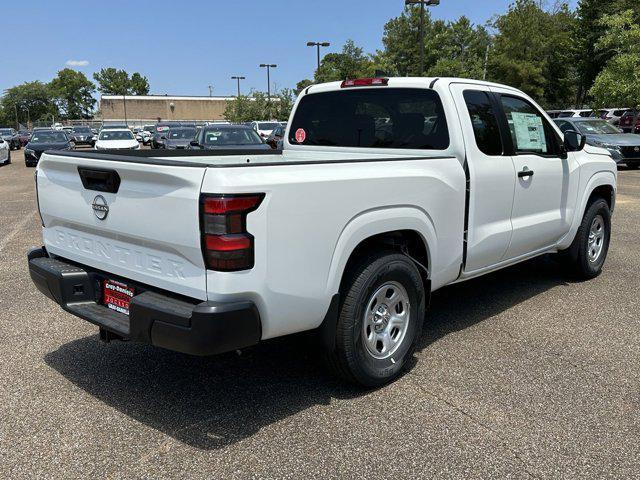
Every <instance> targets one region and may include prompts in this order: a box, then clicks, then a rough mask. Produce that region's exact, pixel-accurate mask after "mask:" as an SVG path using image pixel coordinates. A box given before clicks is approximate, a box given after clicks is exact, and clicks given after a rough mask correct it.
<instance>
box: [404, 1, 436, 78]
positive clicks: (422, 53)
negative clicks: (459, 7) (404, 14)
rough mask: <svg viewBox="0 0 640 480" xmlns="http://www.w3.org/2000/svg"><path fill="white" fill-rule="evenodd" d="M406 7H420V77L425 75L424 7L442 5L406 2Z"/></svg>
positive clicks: (427, 2)
mask: <svg viewBox="0 0 640 480" xmlns="http://www.w3.org/2000/svg"><path fill="white" fill-rule="evenodd" d="M404 4H405V5H420V76H421V77H422V76H423V75H424V7H425V6H427V7H429V6H434V7H435V6H436V5H440V0H404Z"/></svg>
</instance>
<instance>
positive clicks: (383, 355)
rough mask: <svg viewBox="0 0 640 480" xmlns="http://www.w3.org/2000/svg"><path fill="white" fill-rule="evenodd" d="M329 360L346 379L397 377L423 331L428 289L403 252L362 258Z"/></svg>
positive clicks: (372, 382) (374, 382)
mask: <svg viewBox="0 0 640 480" xmlns="http://www.w3.org/2000/svg"><path fill="white" fill-rule="evenodd" d="M341 297H342V298H343V299H344V300H343V301H342V304H341V308H340V313H339V318H338V322H337V327H336V332H335V347H334V350H333V351H332V352H329V354H328V359H329V363H330V364H331V366H332V367H333V368H334V370H335V371H336V372H337V373H338V374H339V375H340V376H342V377H343V378H345V379H347V380H349V381H351V382H353V383H357V384H359V385H362V386H365V387H378V386H381V385H384V384H385V383H388V382H390V381H392V380H393V379H395V378H396V377H397V376H398V375H400V374H401V373H402V371H403V369H404V368H405V367H406V365H407V362H408V360H409V359H410V358H411V355H412V354H413V351H414V349H415V346H416V343H417V341H418V339H419V337H420V333H421V331H422V324H423V321H424V312H425V292H424V287H423V283H422V279H421V277H420V272H418V270H417V268H416V267H415V265H414V264H413V262H412V261H411V260H410V259H409V258H407V257H406V256H404V255H400V254H396V253H388V252H383V253H379V254H377V255H375V256H373V257H370V258H368V259H367V260H364V261H363V262H361V263H360V264H359V265H358V266H357V267H356V268H355V269H353V271H352V272H351V274H350V276H349V279H348V280H347V281H346V282H345V285H344V288H343V291H341Z"/></svg>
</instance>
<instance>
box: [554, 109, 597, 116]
mask: <svg viewBox="0 0 640 480" xmlns="http://www.w3.org/2000/svg"><path fill="white" fill-rule="evenodd" d="M592 115H593V110H588V109H587V110H563V111H561V112H560V113H559V114H558V116H557V117H556V118H575V117H590V116H592Z"/></svg>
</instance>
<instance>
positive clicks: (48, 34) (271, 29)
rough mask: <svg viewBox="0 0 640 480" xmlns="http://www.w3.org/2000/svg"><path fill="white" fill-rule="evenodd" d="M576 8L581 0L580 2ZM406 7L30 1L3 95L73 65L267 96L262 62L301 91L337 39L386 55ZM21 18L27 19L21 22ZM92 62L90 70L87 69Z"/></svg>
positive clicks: (315, 0)
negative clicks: (318, 52) (386, 37)
mask: <svg viewBox="0 0 640 480" xmlns="http://www.w3.org/2000/svg"><path fill="white" fill-rule="evenodd" d="M509 3H511V0H441V5H440V6H438V7H435V8H432V13H433V15H434V17H436V18H442V19H447V20H453V19H456V18H458V17H459V16H461V15H466V16H468V17H469V18H470V19H471V20H472V21H473V22H474V23H481V24H483V23H485V22H486V21H487V20H488V19H490V18H491V17H492V16H493V15H495V14H497V13H502V12H504V11H506V9H507V7H508V5H509ZM570 3H571V4H572V6H575V4H576V3H577V0H571V2H570ZM403 4H404V0H297V1H294V0H267V1H265V0H262V1H259V0H242V1H240V0H209V1H204V0H202V1H199V0H198V1H197V0H193V1H191V0H183V1H181V2H176V1H171V2H170V1H165V0H156V1H154V2H150V1H145V0H138V1H124V0H108V1H105V0H102V1H101V2H95V1H93V0H83V1H76V0H65V1H64V2H52V1H51V0H30V1H29V2H23V4H22V5H20V6H18V4H14V8H15V9H16V12H17V17H12V16H11V15H9V11H10V9H9V8H4V9H3V13H4V15H3V16H4V18H3V20H4V21H3V22H2V24H3V33H4V35H3V38H4V47H5V48H3V51H4V53H3V56H2V60H0V91H3V90H5V89H6V88H8V87H11V86H14V85H16V84H19V83H22V82H25V81H29V80H41V81H49V80H50V79H51V78H52V77H53V76H55V74H56V72H57V71H58V70H60V69H62V68H64V67H65V64H66V63H67V62H69V61H72V62H73V61H75V62H77V63H76V64H75V66H74V67H73V68H76V69H78V70H80V71H82V72H84V73H85V74H87V76H89V77H91V74H92V73H93V72H94V71H96V70H99V69H100V68H102V67H109V66H113V67H117V68H124V69H126V70H127V71H129V72H133V71H139V72H140V73H142V74H143V75H146V76H147V77H148V78H149V82H150V84H151V93H154V94H165V93H167V94H172V95H208V92H209V90H208V85H213V86H214V95H216V94H217V95H232V94H235V91H236V86H235V83H234V81H233V80H231V79H230V78H229V77H230V76H231V75H236V74H240V75H243V76H246V77H247V80H246V81H244V83H243V90H244V91H248V90H249V89H250V88H256V89H261V90H265V89H266V72H265V71H264V69H260V68H258V65H259V64H260V63H276V64H278V68H277V69H275V70H274V71H273V74H272V83H274V84H275V85H276V86H277V87H278V88H282V87H292V86H295V84H296V82H297V81H298V80H301V79H302V78H310V77H311V76H312V75H313V70H314V68H315V63H316V57H315V50H314V49H311V48H309V47H307V46H306V42H307V41H315V40H318V41H329V42H331V43H332V46H331V47H330V49H328V50H327V51H334V50H339V49H340V47H341V46H342V44H343V43H344V42H345V40H347V39H349V38H352V39H354V40H355V41H356V43H357V44H358V45H359V46H362V47H363V48H364V49H365V51H367V52H373V51H375V50H376V49H377V48H380V47H381V38H382V32H383V27H384V24H385V22H386V21H387V20H389V19H390V18H392V17H395V16H397V15H399V14H400V13H401V11H402V8H403ZM15 18H18V21H15ZM84 62H88V63H87V64H86V65H85V64H84Z"/></svg>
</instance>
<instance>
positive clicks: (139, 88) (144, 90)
mask: <svg viewBox="0 0 640 480" xmlns="http://www.w3.org/2000/svg"><path fill="white" fill-rule="evenodd" d="M129 88H130V90H131V93H132V94H133V95H149V80H148V79H147V77H143V76H142V75H140V74H139V73H138V72H135V73H134V74H133V75H131V80H130V81H129Z"/></svg>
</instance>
